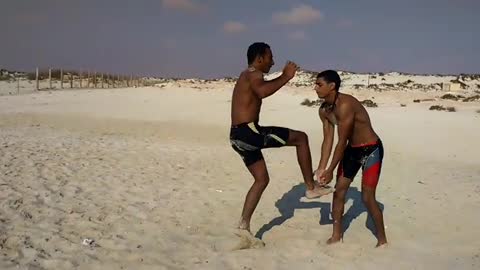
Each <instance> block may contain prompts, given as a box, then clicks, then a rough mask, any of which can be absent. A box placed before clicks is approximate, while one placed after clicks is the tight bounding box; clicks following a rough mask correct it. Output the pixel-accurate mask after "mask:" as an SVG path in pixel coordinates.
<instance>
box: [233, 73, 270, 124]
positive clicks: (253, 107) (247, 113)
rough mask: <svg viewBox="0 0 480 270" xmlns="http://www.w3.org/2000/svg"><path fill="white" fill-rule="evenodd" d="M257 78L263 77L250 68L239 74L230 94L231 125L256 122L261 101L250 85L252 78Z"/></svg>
mask: <svg viewBox="0 0 480 270" xmlns="http://www.w3.org/2000/svg"><path fill="white" fill-rule="evenodd" d="M258 76H263V74H262V72H260V71H258V70H255V69H251V68H249V69H246V70H244V71H243V72H242V73H241V74H240V77H239V78H238V81H237V83H236V84H235V88H234V89H233V94H232V111H231V119H232V125H238V124H241V123H249V122H258V120H259V115H260V107H261V106H262V99H261V98H259V97H258V96H257V95H256V94H255V92H254V91H253V89H252V88H251V83H250V81H251V79H252V77H258Z"/></svg>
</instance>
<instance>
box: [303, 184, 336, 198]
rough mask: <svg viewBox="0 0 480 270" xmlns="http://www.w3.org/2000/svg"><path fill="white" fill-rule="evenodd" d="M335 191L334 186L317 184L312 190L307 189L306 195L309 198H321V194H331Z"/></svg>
mask: <svg viewBox="0 0 480 270" xmlns="http://www.w3.org/2000/svg"><path fill="white" fill-rule="evenodd" d="M332 192H333V188H331V187H329V186H318V185H315V187H314V188H313V189H312V190H308V189H307V191H305V197H307V199H314V198H319V197H321V196H324V195H327V194H330V193H332Z"/></svg>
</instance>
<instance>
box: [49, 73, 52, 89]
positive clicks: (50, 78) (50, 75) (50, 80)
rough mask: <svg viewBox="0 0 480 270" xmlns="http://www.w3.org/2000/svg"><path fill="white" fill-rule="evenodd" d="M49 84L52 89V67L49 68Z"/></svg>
mask: <svg viewBox="0 0 480 270" xmlns="http://www.w3.org/2000/svg"><path fill="white" fill-rule="evenodd" d="M48 85H49V89H52V69H51V68H49V69H48Z"/></svg>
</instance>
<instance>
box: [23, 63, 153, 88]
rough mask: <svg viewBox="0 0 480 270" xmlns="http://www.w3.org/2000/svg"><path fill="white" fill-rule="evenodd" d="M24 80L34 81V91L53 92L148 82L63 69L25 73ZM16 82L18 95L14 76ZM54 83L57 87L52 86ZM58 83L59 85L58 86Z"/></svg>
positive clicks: (133, 85) (128, 77) (124, 86)
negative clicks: (55, 90) (56, 90)
mask: <svg viewBox="0 0 480 270" xmlns="http://www.w3.org/2000/svg"><path fill="white" fill-rule="evenodd" d="M25 75H26V77H25V78H26V79H27V80H30V81H35V84H34V89H33V90H36V91H42V90H53V89H66V88H70V89H82V88H89V89H92V88H94V89H102V88H128V87H140V86H147V85H148V82H147V80H146V79H145V78H142V77H138V76H134V75H128V76H126V75H120V74H110V73H103V72H96V71H88V70H87V71H85V72H83V71H72V70H64V69H52V68H49V69H48V71H47V70H43V71H42V70H40V69H39V68H36V69H35V72H30V73H25ZM15 77H16V78H15V79H16V81H17V94H18V93H20V77H21V76H15ZM45 80H48V84H47V85H43V86H41V85H40V82H41V81H45ZM54 82H56V83H57V85H55V86H54V85H53V83H54ZM58 83H59V84H60V85H58Z"/></svg>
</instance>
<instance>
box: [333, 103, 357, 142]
mask: <svg viewBox="0 0 480 270" xmlns="http://www.w3.org/2000/svg"><path fill="white" fill-rule="evenodd" d="M354 119H355V113H354V112H353V110H352V109H351V107H350V106H349V104H348V103H346V104H342V106H340V107H339V108H338V113H337V122H338V143H344V144H346V143H347V141H348V138H350V135H351V134H352V131H353V123H354Z"/></svg>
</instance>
